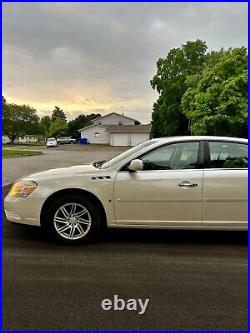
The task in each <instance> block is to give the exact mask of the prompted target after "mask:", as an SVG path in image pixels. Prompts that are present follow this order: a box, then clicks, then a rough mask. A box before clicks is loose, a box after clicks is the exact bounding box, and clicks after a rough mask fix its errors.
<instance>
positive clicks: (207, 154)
mask: <svg viewBox="0 0 250 333" xmlns="http://www.w3.org/2000/svg"><path fill="white" fill-rule="evenodd" d="M210 142H217V143H218V142H221V143H223V142H225V143H234V144H240V145H245V146H247V148H248V143H245V142H236V141H233V140H205V141H204V151H205V156H204V162H205V163H204V169H205V170H213V171H218V170H223V171H225V170H248V167H247V168H212V167H211V166H210V165H211V161H210V146H209V143H210Z"/></svg>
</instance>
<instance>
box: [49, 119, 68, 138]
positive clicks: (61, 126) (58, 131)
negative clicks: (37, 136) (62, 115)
mask: <svg viewBox="0 0 250 333" xmlns="http://www.w3.org/2000/svg"><path fill="white" fill-rule="evenodd" d="M67 131H68V124H67V122H66V121H65V120H63V119H56V120H55V121H52V123H51V125H50V128H49V135H50V136H51V137H56V138H57V137H59V136H62V135H66V134H67Z"/></svg>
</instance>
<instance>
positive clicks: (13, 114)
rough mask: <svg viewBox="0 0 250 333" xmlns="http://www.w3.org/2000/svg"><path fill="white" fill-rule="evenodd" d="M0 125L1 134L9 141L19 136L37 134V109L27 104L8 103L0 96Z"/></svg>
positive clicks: (38, 131) (38, 128)
mask: <svg viewBox="0 0 250 333" xmlns="http://www.w3.org/2000/svg"><path fill="white" fill-rule="evenodd" d="M2 125H3V126H2V127H3V134H4V135H7V136H8V137H9V139H10V141H11V142H14V140H15V139H16V138H18V137H20V136H24V135H28V134H39V133H40V127H39V117H38V116H37V111H36V110H35V109H34V108H32V107H30V106H29V105H16V104H8V103H6V100H5V99H4V98H2Z"/></svg>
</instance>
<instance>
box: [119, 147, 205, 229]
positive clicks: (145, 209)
mask: <svg viewBox="0 0 250 333" xmlns="http://www.w3.org/2000/svg"><path fill="white" fill-rule="evenodd" d="M200 158H201V147H200V143H199V142H198V141H194V142H180V143H173V144H168V145H165V146H161V147H158V148H156V149H155V150H153V151H151V152H149V153H147V154H145V155H144V156H141V157H140V159H141V160H142V161H143V170H142V171H137V172H129V171H128V170H126V168H123V169H122V170H124V171H120V172H118V174H117V177H116V180H115V185H114V208H115V217H116V223H117V224H120V225H131V224H133V225H138V226H139V225H152V226H154V225H155V226H160V225H163V226H173V227H175V226H177V227H182V226H183V227H185V226H198V227H199V226H201V225H202V221H201V220H202V181H203V170H202V169H199V163H200Z"/></svg>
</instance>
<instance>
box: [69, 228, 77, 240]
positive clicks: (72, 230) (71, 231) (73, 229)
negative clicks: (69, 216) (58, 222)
mask: <svg viewBox="0 0 250 333" xmlns="http://www.w3.org/2000/svg"><path fill="white" fill-rule="evenodd" d="M75 229H76V227H75V226H71V230H70V233H69V237H70V238H73V236H74V234H75Z"/></svg>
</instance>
